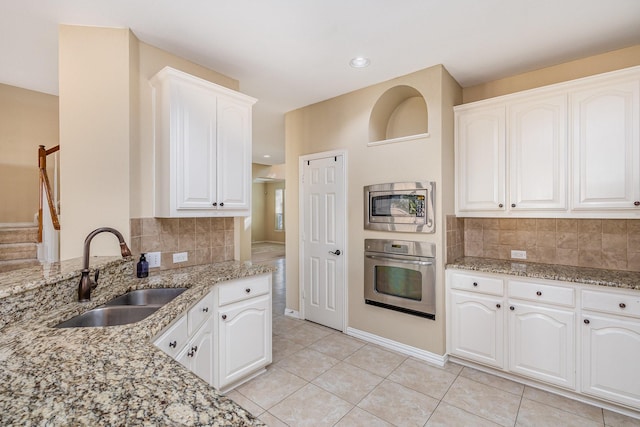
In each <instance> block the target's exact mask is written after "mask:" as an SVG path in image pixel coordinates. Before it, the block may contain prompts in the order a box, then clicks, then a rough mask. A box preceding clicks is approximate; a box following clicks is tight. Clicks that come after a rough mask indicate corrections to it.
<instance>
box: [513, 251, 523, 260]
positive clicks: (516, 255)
mask: <svg viewBox="0 0 640 427" xmlns="http://www.w3.org/2000/svg"><path fill="white" fill-rule="evenodd" d="M511 258H513V259H527V251H511Z"/></svg>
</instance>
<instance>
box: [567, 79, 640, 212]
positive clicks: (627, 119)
mask: <svg viewBox="0 0 640 427" xmlns="http://www.w3.org/2000/svg"><path fill="white" fill-rule="evenodd" d="M639 92H640V81H639V80H638V79H637V78H635V79H631V80H627V81H616V82H611V83H608V82H605V84H601V85H599V86H597V87H593V88H590V87H589V88H585V89H583V90H578V91H575V92H573V93H571V115H572V125H573V126H572V138H571V139H572V144H573V147H572V148H573V154H574V159H573V164H574V178H573V179H574V185H575V191H574V194H573V202H574V208H575V209H591V210H593V209H596V210H597V209H635V210H639V211H640V207H638V205H640V174H639V170H640V153H639V148H640V137H639V136H638V135H639V132H638V127H639V126H640V113H638V110H639V104H640V101H639ZM635 203H637V205H635Z"/></svg>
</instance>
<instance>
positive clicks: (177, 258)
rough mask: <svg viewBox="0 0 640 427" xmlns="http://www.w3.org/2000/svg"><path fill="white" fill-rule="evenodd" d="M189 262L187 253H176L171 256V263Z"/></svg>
mask: <svg viewBox="0 0 640 427" xmlns="http://www.w3.org/2000/svg"><path fill="white" fill-rule="evenodd" d="M188 260H189V254H188V253H187V252H178V253H177V254H173V263H174V264H175V263H178V262H185V261H188Z"/></svg>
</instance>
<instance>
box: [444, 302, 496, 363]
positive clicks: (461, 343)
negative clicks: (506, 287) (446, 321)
mask: <svg viewBox="0 0 640 427" xmlns="http://www.w3.org/2000/svg"><path fill="white" fill-rule="evenodd" d="M450 295H451V298H450V307H449V309H450V310H451V314H450V316H451V317H450V319H451V325H449V327H450V328H451V353H453V354H454V355H456V356H460V357H464V358H466V359H470V360H475V361H477V362H480V363H484V364H486V365H490V366H496V367H498V368H502V367H503V366H504V310H503V308H502V299H501V298H496V297H489V296H484V295H477V294H469V293H464V292H457V291H451V294H450Z"/></svg>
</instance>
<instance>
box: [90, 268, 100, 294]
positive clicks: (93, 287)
mask: <svg viewBox="0 0 640 427" xmlns="http://www.w3.org/2000/svg"><path fill="white" fill-rule="evenodd" d="M99 276H100V270H98V269H96V273H95V275H94V276H93V285H91V288H92V289H95V288H96V287H97V286H98V277H99Z"/></svg>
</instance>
